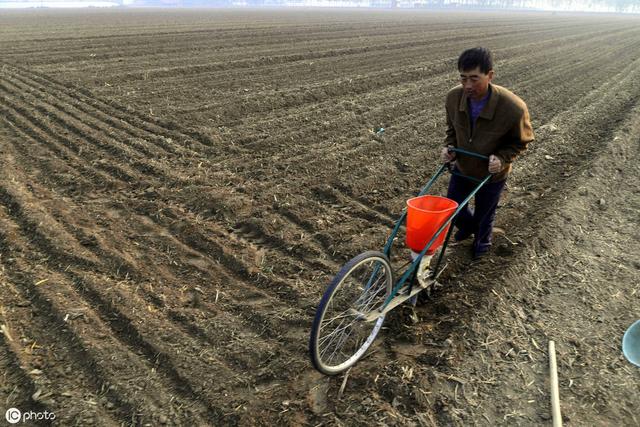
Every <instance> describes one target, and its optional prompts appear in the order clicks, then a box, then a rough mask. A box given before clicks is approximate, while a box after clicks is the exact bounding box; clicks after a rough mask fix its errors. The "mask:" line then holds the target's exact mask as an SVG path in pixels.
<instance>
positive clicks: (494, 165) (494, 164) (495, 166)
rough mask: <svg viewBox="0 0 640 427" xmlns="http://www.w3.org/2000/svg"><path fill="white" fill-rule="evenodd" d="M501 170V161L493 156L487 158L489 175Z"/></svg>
mask: <svg viewBox="0 0 640 427" xmlns="http://www.w3.org/2000/svg"><path fill="white" fill-rule="evenodd" d="M501 170H502V160H500V158H499V157H497V156H494V155H493V154H492V155H490V156H489V173H498V172H500V171H501Z"/></svg>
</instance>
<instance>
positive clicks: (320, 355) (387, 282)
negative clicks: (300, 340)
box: [310, 252, 393, 374]
mask: <svg viewBox="0 0 640 427" xmlns="http://www.w3.org/2000/svg"><path fill="white" fill-rule="evenodd" d="M349 266H350V268H349ZM392 281H393V274H392V271H391V266H390V265H389V262H388V261H387V260H386V257H385V256H384V255H383V254H381V253H377V252H369V253H365V254H361V255H359V256H358V257H355V258H354V259H352V260H351V261H349V263H347V265H346V266H345V268H343V269H342V270H341V273H340V274H339V275H338V276H336V277H335V278H334V280H333V282H332V284H331V287H330V288H329V290H327V292H330V293H329V294H327V295H325V297H323V302H322V303H321V306H320V307H318V313H317V315H316V320H315V321H314V326H313V328H314V329H313V331H312V340H311V342H310V345H311V354H312V359H313V361H314V365H315V366H316V368H318V369H319V370H320V371H321V372H324V373H326V374H335V373H338V372H340V371H343V370H344V369H347V368H348V367H350V366H351V365H353V364H354V363H355V362H356V361H357V360H358V359H359V358H360V357H361V356H362V355H363V354H364V352H365V351H366V349H367V348H368V347H369V345H371V343H372V342H373V340H374V338H375V336H376V335H377V333H378V331H379V330H380V327H381V326H382V322H383V321H384V317H383V316H381V317H378V318H377V319H376V320H375V321H365V316H366V314H368V313H370V312H371V311H372V310H374V309H376V307H381V306H382V304H383V303H384V301H385V298H386V297H387V296H388V295H389V293H390V292H391V287H392Z"/></svg>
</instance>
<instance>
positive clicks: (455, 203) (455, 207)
mask: <svg viewBox="0 0 640 427" xmlns="http://www.w3.org/2000/svg"><path fill="white" fill-rule="evenodd" d="M425 198H432V199H445V200H448V201H450V202H451V203H452V205H451V207H448V208H445V209H440V210H426V209H421V208H418V207H416V206H412V205H411V204H410V202H412V201H414V200H417V199H425ZM458 206H459V204H458V202H456V201H455V200H453V199H450V198H448V197H444V196H434V195H431V194H425V195H423V196H417V197H412V198H410V199H409V200H407V208H411V209H415V210H417V211H420V212H425V213H442V212H448V211H450V210H453V209H457V208H458Z"/></svg>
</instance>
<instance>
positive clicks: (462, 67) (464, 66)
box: [458, 47, 493, 74]
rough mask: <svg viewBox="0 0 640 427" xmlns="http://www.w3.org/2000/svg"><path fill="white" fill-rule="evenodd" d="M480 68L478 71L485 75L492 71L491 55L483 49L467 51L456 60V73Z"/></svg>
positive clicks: (476, 48) (477, 48)
mask: <svg viewBox="0 0 640 427" xmlns="http://www.w3.org/2000/svg"><path fill="white" fill-rule="evenodd" d="M476 67H480V71H482V72H483V73H484V74H487V73H488V72H489V71H491V70H493V55H492V54H491V51H490V50H489V49H487V48H484V47H474V48H472V49H467V50H465V51H464V52H462V53H461V54H460V57H459V58H458V71H470V70H473V69H474V68H476Z"/></svg>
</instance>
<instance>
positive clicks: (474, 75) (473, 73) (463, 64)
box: [458, 47, 493, 100]
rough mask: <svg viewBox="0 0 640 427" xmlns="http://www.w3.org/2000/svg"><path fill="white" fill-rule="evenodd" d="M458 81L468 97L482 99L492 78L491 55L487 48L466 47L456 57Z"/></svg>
mask: <svg viewBox="0 0 640 427" xmlns="http://www.w3.org/2000/svg"><path fill="white" fill-rule="evenodd" d="M458 71H460V83H462V87H463V88H464V92H465V93H466V95H467V96H468V97H469V98H473V99H478V100H479V99H482V98H483V97H484V96H485V95H486V94H487V91H488V90H489V83H490V82H491V80H492V79H493V57H492V55H491V52H490V51H489V49H486V48H483V47H475V48H473V49H467V50H465V51H464V52H462V54H461V55H460V57H459V58H458Z"/></svg>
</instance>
